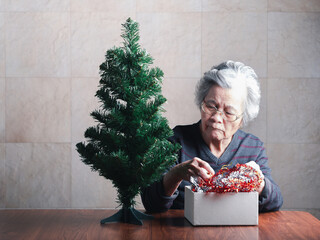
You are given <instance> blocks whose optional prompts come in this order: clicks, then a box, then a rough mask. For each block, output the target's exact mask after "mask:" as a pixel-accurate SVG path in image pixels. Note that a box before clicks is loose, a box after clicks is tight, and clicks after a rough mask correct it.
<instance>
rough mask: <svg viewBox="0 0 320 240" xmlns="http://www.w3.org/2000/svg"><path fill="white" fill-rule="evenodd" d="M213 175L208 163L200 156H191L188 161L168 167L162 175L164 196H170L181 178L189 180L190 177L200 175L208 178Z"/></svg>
mask: <svg viewBox="0 0 320 240" xmlns="http://www.w3.org/2000/svg"><path fill="white" fill-rule="evenodd" d="M212 175H214V170H213V169H212V168H211V166H210V165H209V163H207V162H206V161H203V160H201V159H200V158H193V159H191V160H189V161H186V162H183V163H180V164H178V165H176V166H174V167H173V168H171V169H170V171H169V172H167V173H166V174H165V175H164V178H163V187H164V191H165V195H166V196H171V195H172V194H173V193H174V192H175V191H176V189H177V188H178V186H179V184H180V183H181V182H182V180H186V181H190V177H191V176H192V177H195V178H198V177H201V178H203V179H208V178H210V177H211V176H212Z"/></svg>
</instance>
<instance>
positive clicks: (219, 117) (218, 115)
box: [211, 111, 223, 122]
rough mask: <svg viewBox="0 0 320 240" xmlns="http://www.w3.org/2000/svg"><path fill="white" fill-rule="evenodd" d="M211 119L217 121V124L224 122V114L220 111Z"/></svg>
mask: <svg viewBox="0 0 320 240" xmlns="http://www.w3.org/2000/svg"><path fill="white" fill-rule="evenodd" d="M211 118H212V119H213V120H214V121H215V122H223V113H222V112H220V111H215V112H214V113H213V114H212V115H211Z"/></svg>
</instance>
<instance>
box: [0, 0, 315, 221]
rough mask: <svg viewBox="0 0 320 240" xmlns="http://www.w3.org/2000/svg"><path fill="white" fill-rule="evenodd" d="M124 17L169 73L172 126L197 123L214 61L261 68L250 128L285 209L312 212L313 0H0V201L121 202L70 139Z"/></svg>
mask: <svg viewBox="0 0 320 240" xmlns="http://www.w3.org/2000/svg"><path fill="white" fill-rule="evenodd" d="M129 16H130V17H132V18H133V19H135V20H137V21H138V22H139V23H140V34H141V45H142V46H143V47H144V48H146V49H147V51H148V52H149V53H150V54H151V55H152V56H153V57H154V59H155V65H157V66H159V67H160V68H161V69H162V70H163V71H164V73H165V79H164V85H163V94H164V95H165V96H166V97H167V99H168V102H167V103H166V105H165V108H166V109H167V112H166V114H165V116H166V117H168V119H169V121H170V125H171V126H172V127H173V126H175V125H176V124H188V123H193V122H195V121H197V120H198V119H199V117H200V115H199V111H198V110H197V108H196V107H195V104H194V87H195V84H196V82H197V81H198V79H199V78H200V77H201V75H202V74H203V72H204V71H207V70H208V69H209V68H210V67H211V66H212V65H214V64H218V63H220V62H221V61H224V60H227V59H233V60H239V61H242V62H244V63H246V64H248V65H250V66H252V67H253V68H254V69H255V70H256V72H257V73H258V75H259V76H260V79H261V85H262V94H263V96H262V103H261V112H260V115H259V117H258V118H257V119H256V121H255V122H253V123H252V124H251V125H249V126H248V127H246V129H245V130H247V131H250V132H252V133H254V134H255V135H257V136H259V137H260V138H261V139H262V140H263V141H264V142H265V143H266V146H267V151H268V155H269V158H270V165H271V167H272V169H273V177H274V179H275V180H276V181H277V182H278V184H279V185H280V187H281V190H282V193H283V196H284V201H285V202H284V206H283V208H286V209H308V211H311V212H313V213H314V214H316V215H317V214H319V209H320V201H319V199H320V191H319V189H320V174H319V170H320V121H319V117H320V98H319V96H318V93H319V92H320V1H319V0H259V1H256V0H241V1H240V0H229V1H218V0H202V1H201V0H175V1H173V0H171V1H160V0H152V1H151V0H150V1H143V0H122V1H118V0H48V1H41V0H37V1H34V0H24V1H12V0H0V208H101V207H103V208H113V207H116V206H117V203H116V202H115V196H116V191H115V189H113V188H112V184H111V183H110V182H109V181H107V180H105V179H103V178H102V177H99V175H98V174H97V173H95V172H91V170H90V168H89V167H88V166H86V165H84V164H83V163H82V162H81V161H80V160H79V157H78V154H77V152H76V151H75V144H76V143H77V142H79V141H82V140H84V139H83V133H84V130H85V129H86V128H87V127H89V126H91V125H93V124H94V122H93V120H92V119H91V118H90V116H89V113H90V112H91V111H92V110H93V109H94V108H95V107H97V106H98V102H97V100H96V99H95V98H94V94H95V91H96V90H97V85H98V80H99V71H98V69H99V68H98V67H99V65H100V64H101V63H102V61H103V60H104V54H105V51H106V50H107V49H109V48H111V47H112V46H114V45H116V46H119V44H120V43H121V38H120V32H121V23H123V22H124V21H125V20H126V19H127V18H128V17H129ZM137 201H138V208H141V207H142V205H141V203H140V202H141V201H140V199H139V198H137Z"/></svg>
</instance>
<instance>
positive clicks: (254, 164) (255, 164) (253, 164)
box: [246, 161, 265, 194]
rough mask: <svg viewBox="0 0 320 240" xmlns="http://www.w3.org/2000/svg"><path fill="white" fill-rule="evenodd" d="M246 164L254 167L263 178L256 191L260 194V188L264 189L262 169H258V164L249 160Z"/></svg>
mask: <svg viewBox="0 0 320 240" xmlns="http://www.w3.org/2000/svg"><path fill="white" fill-rule="evenodd" d="M246 165H248V166H250V167H252V168H254V169H255V170H256V171H257V172H258V173H259V175H260V178H261V179H262V180H263V181H262V183H261V185H260V187H259V188H258V189H257V192H258V193H259V194H260V193H261V192H262V190H263V189H264V186H265V181H264V175H263V173H262V171H261V169H260V166H259V165H258V164H257V163H256V162H254V161H250V162H248V163H246Z"/></svg>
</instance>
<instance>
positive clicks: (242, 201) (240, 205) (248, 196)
mask: <svg viewBox="0 0 320 240" xmlns="http://www.w3.org/2000/svg"><path fill="white" fill-rule="evenodd" d="M258 197H259V196H258V192H238V193H213V192H210V193H200V192H193V191H192V190H191V186H186V187H185V196H184V199H185V200H184V216H185V218H186V219H188V221H189V222H190V223H191V224H192V225H194V226H198V225H201V226H203V225H258V220H259V209H258V206H259V205H258Z"/></svg>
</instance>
